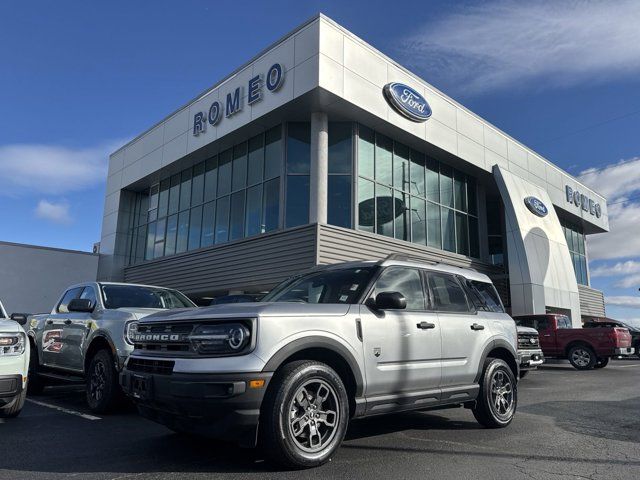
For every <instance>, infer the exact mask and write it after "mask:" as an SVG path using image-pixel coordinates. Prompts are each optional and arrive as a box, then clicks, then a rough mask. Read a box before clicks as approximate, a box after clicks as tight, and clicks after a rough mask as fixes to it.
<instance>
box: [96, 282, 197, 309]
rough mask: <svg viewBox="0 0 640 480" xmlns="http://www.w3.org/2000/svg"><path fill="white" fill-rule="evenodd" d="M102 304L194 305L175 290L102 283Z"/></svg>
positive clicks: (157, 306) (112, 307)
mask: <svg viewBox="0 0 640 480" xmlns="http://www.w3.org/2000/svg"><path fill="white" fill-rule="evenodd" d="M101 288H102V296H103V298H104V306H105V308H108V309H116V308H124V307H129V308H163V309H170V308H185V307H189V308H190V307H195V306H196V305H195V304H194V303H193V302H192V301H191V300H189V299H188V298H187V297H185V296H184V295H183V294H182V293H180V292H178V291H176V290H168V289H166V288H155V287H141V286H138V285H102V286H101Z"/></svg>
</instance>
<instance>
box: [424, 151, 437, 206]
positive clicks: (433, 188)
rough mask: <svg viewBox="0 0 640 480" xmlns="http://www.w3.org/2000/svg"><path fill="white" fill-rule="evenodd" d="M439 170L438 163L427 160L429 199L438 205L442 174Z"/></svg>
mask: <svg viewBox="0 0 640 480" xmlns="http://www.w3.org/2000/svg"><path fill="white" fill-rule="evenodd" d="M438 169H439V165H438V162H436V161H435V160H432V159H430V158H429V159H428V160H427V198H428V199H429V200H431V201H433V202H436V203H440V174H439V173H438Z"/></svg>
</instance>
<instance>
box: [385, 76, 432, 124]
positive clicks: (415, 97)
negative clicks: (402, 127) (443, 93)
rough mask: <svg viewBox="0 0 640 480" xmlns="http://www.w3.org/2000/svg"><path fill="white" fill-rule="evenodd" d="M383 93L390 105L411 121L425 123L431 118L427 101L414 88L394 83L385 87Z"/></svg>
mask: <svg viewBox="0 0 640 480" xmlns="http://www.w3.org/2000/svg"><path fill="white" fill-rule="evenodd" d="M383 92H384V96H385V98H386V99H387V102H389V105H391V106H392V107H393V108H394V109H395V110H396V111H397V112H398V113H399V114H401V115H403V116H405V117H407V118H408V119H409V120H412V121H414V122H425V121H426V120H427V119H428V118H429V117H430V116H431V107H429V104H428V103H427V100H426V99H425V98H424V97H423V96H422V95H420V94H419V93H418V92H416V91H415V90H414V89H413V88H411V87H409V86H407V85H404V84H403V83H396V82H393V83H388V84H387V85H385V86H384V89H383Z"/></svg>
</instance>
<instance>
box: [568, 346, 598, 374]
mask: <svg viewBox="0 0 640 480" xmlns="http://www.w3.org/2000/svg"><path fill="white" fill-rule="evenodd" d="M597 360H598V359H597V357H596V354H595V352H594V351H593V349H592V348H591V347H588V346H586V345H574V346H573V347H571V348H570V349H569V363H571V365H573V368H575V369H577V370H591V369H592V368H593V367H595V366H596V362H597Z"/></svg>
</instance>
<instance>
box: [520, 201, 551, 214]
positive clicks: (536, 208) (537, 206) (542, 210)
mask: <svg viewBox="0 0 640 480" xmlns="http://www.w3.org/2000/svg"><path fill="white" fill-rule="evenodd" d="M524 204H525V205H526V206H527V208H528V209H529V210H530V211H531V213H533V214H534V215H537V216H538V217H546V216H547V213H549V209H548V208H547V206H546V205H545V204H544V203H542V200H540V199H538V198H536V197H527V198H525V199H524Z"/></svg>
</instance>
